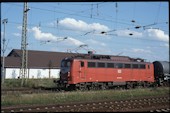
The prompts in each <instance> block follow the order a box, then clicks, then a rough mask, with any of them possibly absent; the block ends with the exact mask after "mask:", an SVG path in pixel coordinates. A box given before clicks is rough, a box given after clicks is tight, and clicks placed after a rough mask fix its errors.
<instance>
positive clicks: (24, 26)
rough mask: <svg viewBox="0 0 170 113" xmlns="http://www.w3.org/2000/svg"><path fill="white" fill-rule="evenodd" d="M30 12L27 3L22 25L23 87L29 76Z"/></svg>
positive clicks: (21, 73) (21, 72)
mask: <svg viewBox="0 0 170 113" xmlns="http://www.w3.org/2000/svg"><path fill="white" fill-rule="evenodd" d="M28 11H29V9H28V6H27V2H25V3H24V10H23V24H22V40H21V51H22V53H21V54H22V55H21V56H22V57H21V69H20V77H21V79H22V81H21V86H24V85H25V83H26V82H25V79H26V75H27V60H28V59H27V58H28V53H27V12H28Z"/></svg>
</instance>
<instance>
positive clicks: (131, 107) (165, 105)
mask: <svg viewBox="0 0 170 113" xmlns="http://www.w3.org/2000/svg"><path fill="white" fill-rule="evenodd" d="M169 105H170V97H169V96H162V97H149V98H141V99H128V100H120V101H98V102H79V103H68V104H55V105H34V106H33V105H30V106H15V107H1V113H2V112H28V111H29V112H120V111H121V112H126V111H128V112H133V111H134V112H136V111H140V112H141V111H142V112H169V111H170V106H169Z"/></svg>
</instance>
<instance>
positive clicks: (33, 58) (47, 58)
mask: <svg viewBox="0 0 170 113" xmlns="http://www.w3.org/2000/svg"><path fill="white" fill-rule="evenodd" d="M21 53H22V51H21V50H19V49H13V50H12V51H11V52H10V53H9V54H8V55H7V57H6V58H5V67H21V56H22V54H21ZM72 55H73V54H71V53H64V52H49V51H35V50H28V68H60V62H61V60H62V59H63V58H65V57H70V56H72Z"/></svg>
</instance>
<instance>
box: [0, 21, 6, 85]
mask: <svg viewBox="0 0 170 113" xmlns="http://www.w3.org/2000/svg"><path fill="white" fill-rule="evenodd" d="M2 23H3V24H4V33H3V35H4V37H3V40H2V45H3V47H2V56H3V61H2V81H1V82H2V84H4V81H5V68H4V67H5V56H4V54H5V50H6V48H5V41H6V40H5V25H6V24H7V23H8V19H3V20H2Z"/></svg>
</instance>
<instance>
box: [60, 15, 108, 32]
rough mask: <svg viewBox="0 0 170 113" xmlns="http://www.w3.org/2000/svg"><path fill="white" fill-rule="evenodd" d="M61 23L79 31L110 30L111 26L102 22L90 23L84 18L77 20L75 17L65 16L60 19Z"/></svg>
mask: <svg viewBox="0 0 170 113" xmlns="http://www.w3.org/2000/svg"><path fill="white" fill-rule="evenodd" d="M59 25H61V26H63V27H66V28H69V29H73V30H78V31H92V30H95V31H108V30H109V28H108V27H107V26H105V25H102V24H100V23H92V24H88V23H86V22H84V21H82V20H75V19H73V18H65V19H63V20H60V21H59Z"/></svg>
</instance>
